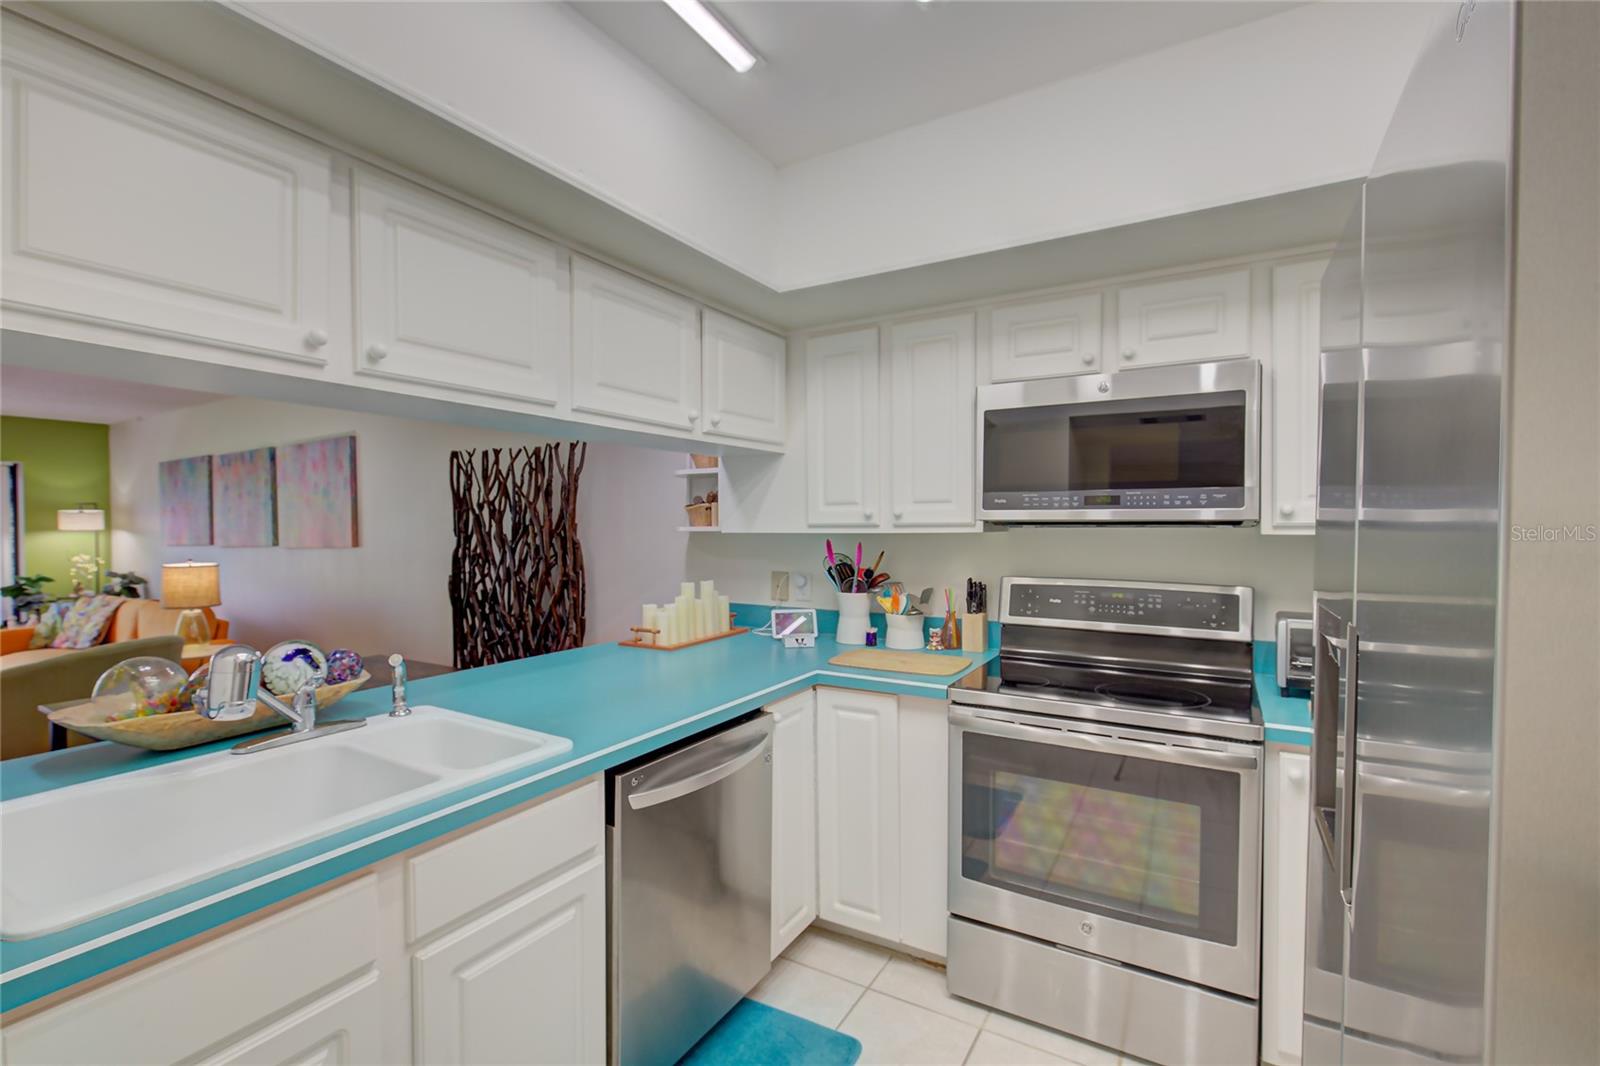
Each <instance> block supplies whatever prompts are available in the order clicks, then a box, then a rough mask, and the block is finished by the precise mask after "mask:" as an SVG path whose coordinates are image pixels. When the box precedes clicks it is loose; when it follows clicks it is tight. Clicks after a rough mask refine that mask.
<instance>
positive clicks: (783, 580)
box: [772, 570, 789, 603]
mask: <svg viewBox="0 0 1600 1066" xmlns="http://www.w3.org/2000/svg"><path fill="white" fill-rule="evenodd" d="M772 602H773V603H788V602H789V571H787V570H774V571H773V572H772Z"/></svg>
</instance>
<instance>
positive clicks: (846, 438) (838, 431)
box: [806, 329, 879, 527]
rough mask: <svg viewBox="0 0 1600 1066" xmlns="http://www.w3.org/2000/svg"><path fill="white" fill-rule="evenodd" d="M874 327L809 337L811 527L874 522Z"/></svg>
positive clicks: (876, 392)
mask: <svg viewBox="0 0 1600 1066" xmlns="http://www.w3.org/2000/svg"><path fill="white" fill-rule="evenodd" d="M877 418H878V331H877V330H876V329H858V330H853V331H851V332H849V333H835V334H832V335H830V336H826V337H812V338H811V339H810V340H808V341H807V342H806V486H807V491H806V499H807V508H806V518H807V521H808V522H809V523H810V524H811V525H814V526H842V527H850V526H872V525H876V524H877V522H878V516H877V511H878V461H879V456H878V450H877V447H876V445H875V440H876V435H875V434H874V433H873V432H872V427H873V426H874V425H875V424H876V419H877Z"/></svg>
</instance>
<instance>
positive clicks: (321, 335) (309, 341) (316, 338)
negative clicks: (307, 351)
mask: <svg viewBox="0 0 1600 1066" xmlns="http://www.w3.org/2000/svg"><path fill="white" fill-rule="evenodd" d="M327 343H328V334H327V333H325V332H324V331H322V330H320V329H314V330H312V331H311V332H310V333H307V334H306V347H307V348H321V347H322V346H323V345H324V344H327Z"/></svg>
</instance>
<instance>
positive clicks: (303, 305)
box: [0, 18, 335, 363]
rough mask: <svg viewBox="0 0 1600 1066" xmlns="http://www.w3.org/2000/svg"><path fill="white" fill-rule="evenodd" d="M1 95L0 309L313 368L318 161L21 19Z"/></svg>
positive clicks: (319, 246)
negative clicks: (0, 235)
mask: <svg viewBox="0 0 1600 1066" xmlns="http://www.w3.org/2000/svg"><path fill="white" fill-rule="evenodd" d="M3 95H4V100H3V109H4V113H5V117H4V133H3V151H4V155H5V157H6V174H5V181H4V230H5V237H4V252H3V258H0V269H3V270H4V274H5V294H4V300H5V304H6V306H8V307H12V308H20V309H26V310H29V311H33V312H39V313H42V314H46V315H50V316H54V317H59V318H63V319H68V320H74V321H78V322H86V323H93V324H96V325H100V326H111V327H120V328H123V329H126V330H129V331H132V332H135V333H142V334H154V335H157V336H162V337H169V338H179V339H182V340H186V341H198V342H201V343H209V344H214V345H217V346H220V347H225V348H232V349H236V350H241V351H248V352H256V353H261V354H267V355H273V356H287V357H291V358H294V359H297V360H303V361H308V362H314V363H320V362H325V361H326V358H327V350H326V348H327V345H328V343H329V339H330V337H331V336H332V335H333V334H334V333H335V330H334V329H333V327H332V325H331V324H330V322H329V299H328V297H329V265H328V253H329V234H330V232H331V230H332V224H333V223H332V214H331V208H330V205H329V199H328V189H329V184H330V182H331V179H332V174H333V157H332V155H331V154H330V153H329V152H327V151H326V150H324V149H323V148H321V147H319V146H317V145H315V144H312V143H311V142H309V141H306V140H302V139H301V138H299V137H295V136H293V135H291V134H289V133H287V132H285V131H284V130H282V129H280V128H279V127H276V126H273V125H270V124H268V123H265V122H261V121H259V120H256V119H253V118H250V117H248V116H246V115H244V114H243V113H241V112H239V111H237V110H235V109H234V108H230V107H227V106H224V105H222V104H220V103H217V102H215V101H212V100H209V99H207V98H206V97H203V96H200V95H199V94H197V93H194V92H191V91H189V90H187V89H184V88H181V87H179V86H177V85H175V84H174V83H172V82H169V81H167V80H165V79H163V78H160V77H156V76H154V75H151V74H147V73H144V72H142V71H139V70H138V69H136V68H134V67H130V66H127V65H125V64H122V63H119V62H117V61H114V60H111V59H107V58H105V57H104V56H102V55H100V54H99V53H97V52H93V51H90V50H89V49H85V48H82V47H79V46H77V45H74V44H71V43H69V42H67V41H65V40H63V39H61V38H58V37H56V36H55V35H54V34H51V33H49V32H47V31H44V30H40V29H38V28H36V27H34V26H31V25H29V24H27V23H25V22H24V21H23V20H21V19H12V18H8V19H7V20H6V40H5V46H4V91H3Z"/></svg>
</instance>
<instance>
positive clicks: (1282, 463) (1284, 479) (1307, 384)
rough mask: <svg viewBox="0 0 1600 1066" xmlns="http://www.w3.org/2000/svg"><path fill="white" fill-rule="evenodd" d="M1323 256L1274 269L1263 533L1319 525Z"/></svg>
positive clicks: (1311, 529)
mask: <svg viewBox="0 0 1600 1066" xmlns="http://www.w3.org/2000/svg"><path fill="white" fill-rule="evenodd" d="M1327 266H1328V261H1327V260H1326V259H1316V260H1312V261H1310V262H1304V263H1287V264H1284V265H1282V266H1277V267H1273V268H1272V356H1271V358H1270V359H1269V360H1268V361H1267V400H1268V402H1267V404H1266V423H1265V426H1264V428H1265V430H1266V433H1265V441H1266V447H1264V448H1262V450H1261V454H1262V477H1261V481H1262V484H1263V485H1265V486H1266V488H1267V498H1266V499H1265V500H1264V501H1263V502H1262V505H1261V531H1262V532H1263V533H1314V532H1315V531H1316V528H1317V513H1316V512H1317V419H1318V412H1319V410H1320V405H1319V397H1318V394H1317V393H1318V367H1319V365H1320V353H1321V345H1320V340H1319V337H1320V333H1321V311H1322V273H1323V271H1324V270H1325V269H1327Z"/></svg>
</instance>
